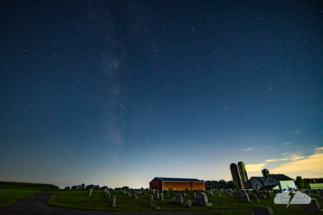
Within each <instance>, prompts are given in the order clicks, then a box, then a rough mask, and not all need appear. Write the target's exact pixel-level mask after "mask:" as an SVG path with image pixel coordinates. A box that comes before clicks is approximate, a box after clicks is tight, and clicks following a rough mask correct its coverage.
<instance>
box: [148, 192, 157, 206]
mask: <svg viewBox="0 0 323 215" xmlns="http://www.w3.org/2000/svg"><path fill="white" fill-rule="evenodd" d="M147 204H148V206H149V207H152V208H154V207H155V203H154V196H153V195H149V196H148V198H147Z"/></svg>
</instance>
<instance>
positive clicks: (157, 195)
mask: <svg viewBox="0 0 323 215" xmlns="http://www.w3.org/2000/svg"><path fill="white" fill-rule="evenodd" d="M156 200H159V193H158V192H156Z"/></svg>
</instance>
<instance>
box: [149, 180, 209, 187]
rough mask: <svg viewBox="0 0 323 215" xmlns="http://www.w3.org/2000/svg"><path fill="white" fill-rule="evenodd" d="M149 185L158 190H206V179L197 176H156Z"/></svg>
mask: <svg viewBox="0 0 323 215" xmlns="http://www.w3.org/2000/svg"><path fill="white" fill-rule="evenodd" d="M149 187H150V189H156V190H170V189H172V190H186V189H188V190H198V189H200V190H205V181H202V180H198V179H195V178H162V177H156V178H154V179H153V180H152V181H151V182H150V183H149Z"/></svg>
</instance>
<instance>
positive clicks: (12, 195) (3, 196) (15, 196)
mask: <svg viewBox="0 0 323 215" xmlns="http://www.w3.org/2000/svg"><path fill="white" fill-rule="evenodd" d="M37 192H38V191H37V190H13V189H0V210H3V209H5V208H7V207H9V206H10V205H12V204H14V203H16V202H18V201H19V200H22V199H24V198H27V197H28V196H31V195H33V194H35V193H37Z"/></svg>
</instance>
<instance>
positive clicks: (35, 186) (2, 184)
mask: <svg viewBox="0 0 323 215" xmlns="http://www.w3.org/2000/svg"><path fill="white" fill-rule="evenodd" d="M0 189H29V190H58V189H59V187H58V186H56V185H53V184H43V183H28V182H14V181H0Z"/></svg>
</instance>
